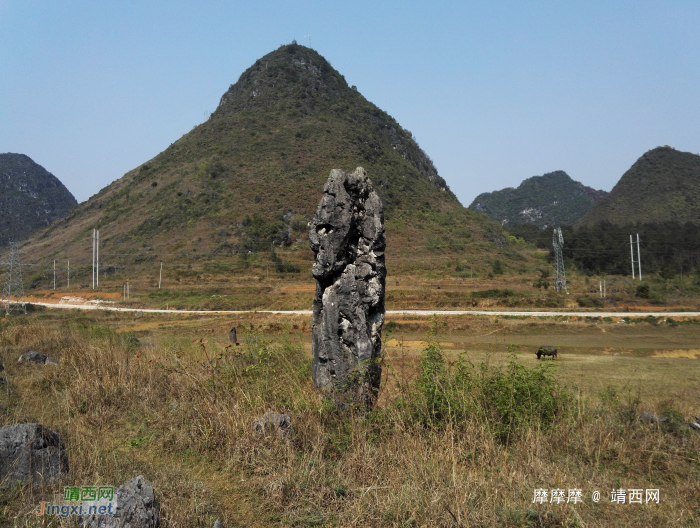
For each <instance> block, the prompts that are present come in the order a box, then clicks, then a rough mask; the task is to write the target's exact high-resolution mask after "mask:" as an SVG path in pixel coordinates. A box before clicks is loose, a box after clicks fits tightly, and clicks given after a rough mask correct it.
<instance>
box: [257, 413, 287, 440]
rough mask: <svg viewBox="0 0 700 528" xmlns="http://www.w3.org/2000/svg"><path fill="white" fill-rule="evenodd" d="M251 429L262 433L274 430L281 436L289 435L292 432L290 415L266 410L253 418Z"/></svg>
mask: <svg viewBox="0 0 700 528" xmlns="http://www.w3.org/2000/svg"><path fill="white" fill-rule="evenodd" d="M253 430H254V431H256V432H258V433H262V434H266V433H273V432H274V433H277V434H278V435H280V436H283V437H289V436H291V435H292V434H294V429H293V428H292V417H291V416H289V415H288V414H277V413H273V412H267V413H265V414H263V415H262V416H261V417H260V418H258V419H257V420H255V423H254V424H253Z"/></svg>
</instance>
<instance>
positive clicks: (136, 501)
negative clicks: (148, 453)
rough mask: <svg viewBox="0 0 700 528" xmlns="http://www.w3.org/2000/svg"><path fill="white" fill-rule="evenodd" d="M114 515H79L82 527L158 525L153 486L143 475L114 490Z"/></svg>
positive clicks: (153, 527) (133, 527)
mask: <svg viewBox="0 0 700 528" xmlns="http://www.w3.org/2000/svg"><path fill="white" fill-rule="evenodd" d="M114 499H115V501H116V508H114V511H115V512H114V515H109V514H105V515H99V514H97V515H81V516H79V521H78V525H79V526H81V527H82V528H155V527H156V526H158V503H157V502H156V497H155V492H154V491H153V486H152V485H151V484H150V483H149V482H148V481H147V480H146V479H145V478H144V477H143V475H139V476H138V477H134V478H132V479H131V480H130V481H128V482H125V483H124V484H122V485H121V486H119V487H118V488H117V489H116V491H115V492H114Z"/></svg>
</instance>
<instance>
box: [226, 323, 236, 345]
mask: <svg viewBox="0 0 700 528" xmlns="http://www.w3.org/2000/svg"><path fill="white" fill-rule="evenodd" d="M228 340H229V343H235V344H236V345H237V344H238V333H237V332H236V327H235V326H233V327H231V331H230V332H229V333H228Z"/></svg>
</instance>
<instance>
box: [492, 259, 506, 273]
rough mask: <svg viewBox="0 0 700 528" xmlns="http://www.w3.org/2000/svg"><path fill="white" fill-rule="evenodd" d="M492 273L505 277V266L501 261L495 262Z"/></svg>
mask: <svg viewBox="0 0 700 528" xmlns="http://www.w3.org/2000/svg"><path fill="white" fill-rule="evenodd" d="M491 271H492V272H493V274H494V275H503V264H501V261H500V260H498V259H496V260H495V261H494V262H493V266H492V268H491Z"/></svg>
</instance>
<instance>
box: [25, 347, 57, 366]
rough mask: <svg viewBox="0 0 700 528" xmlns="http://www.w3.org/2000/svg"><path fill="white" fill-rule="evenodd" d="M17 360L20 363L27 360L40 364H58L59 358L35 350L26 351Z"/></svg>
mask: <svg viewBox="0 0 700 528" xmlns="http://www.w3.org/2000/svg"><path fill="white" fill-rule="evenodd" d="M17 361H18V362H19V363H23V362H25V361H26V362H27V363H38V364H40V365H58V360H57V359H56V358H55V357H53V356H49V355H48V354H42V353H41V352H36V351H35V350H30V351H29V352H25V353H24V354H22V355H21V356H20V357H19V359H18V360H17Z"/></svg>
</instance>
